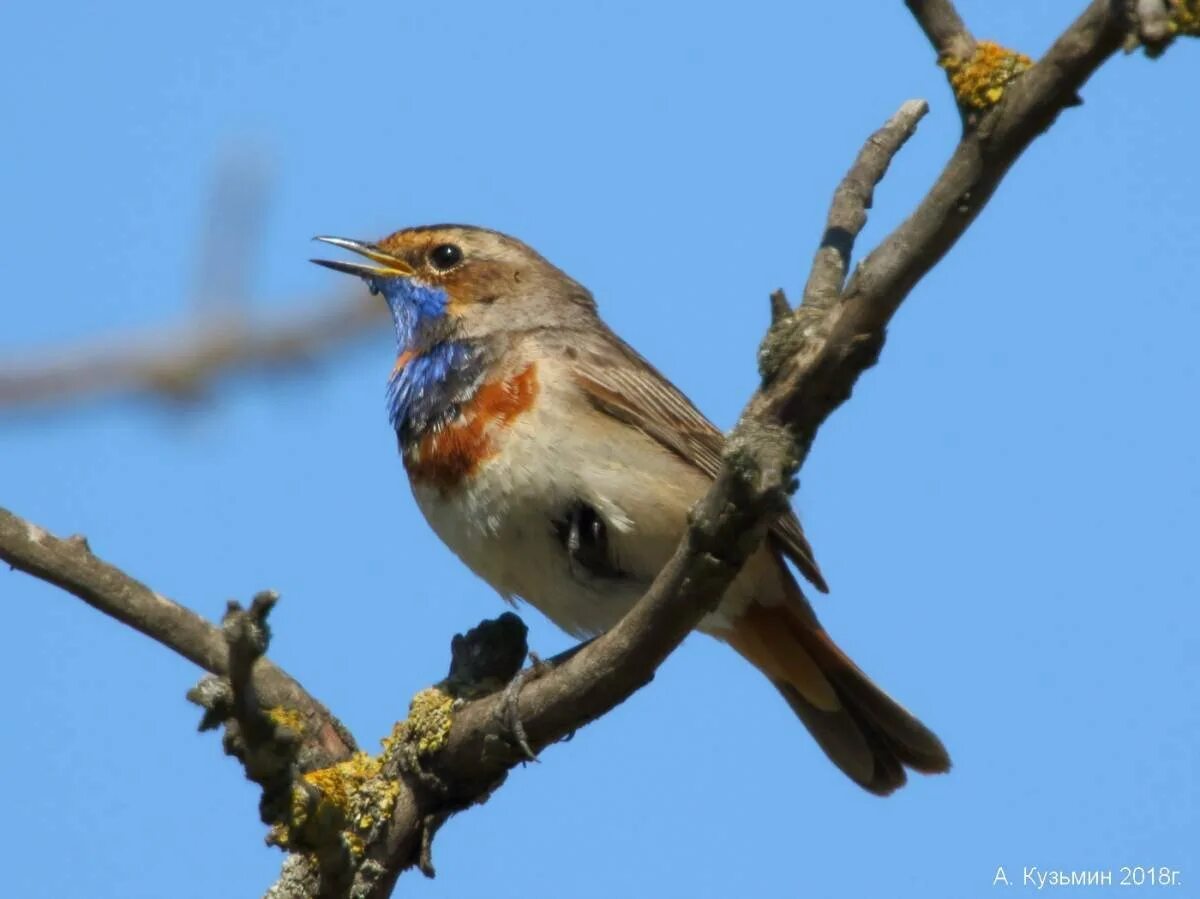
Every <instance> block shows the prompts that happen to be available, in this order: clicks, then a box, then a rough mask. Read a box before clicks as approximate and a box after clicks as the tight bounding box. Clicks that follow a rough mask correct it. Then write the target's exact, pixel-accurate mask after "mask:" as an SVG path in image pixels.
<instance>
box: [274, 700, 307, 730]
mask: <svg viewBox="0 0 1200 899" xmlns="http://www.w3.org/2000/svg"><path fill="white" fill-rule="evenodd" d="M267 718H268V719H269V720H270V721H271V723H272V724H274V725H275V726H276V727H286V728H287V729H288V730H290V731H292V732H293V733H295V734H297V735H302V734H303V733H304V715H303V714H302V713H301V712H299V711H298V710H297V709H289V708H287V707H286V706H282V705H275V706H271V708H269V709H267Z"/></svg>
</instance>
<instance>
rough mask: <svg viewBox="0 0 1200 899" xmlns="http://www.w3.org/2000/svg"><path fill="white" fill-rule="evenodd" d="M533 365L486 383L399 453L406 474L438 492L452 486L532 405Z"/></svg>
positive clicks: (483, 458)
mask: <svg viewBox="0 0 1200 899" xmlns="http://www.w3.org/2000/svg"><path fill="white" fill-rule="evenodd" d="M537 391H538V380H537V363H535V362H534V363H530V364H529V365H528V366H527V367H526V368H525V369H524V370H523V371H521V372H519V373H518V374H515V375H513V376H512V377H510V378H506V379H504V380H503V381H490V382H485V383H484V384H483V386H482V387H480V388H479V390H477V391H476V392H475V396H473V397H472V398H471V399H470V400H469V401H468V402H467V403H465V404H464V405H463V407H462V409H461V410H460V412H459V415H458V418H457V419H456V420H455V421H453V422H451V423H450V424H448V425H446V426H445V427H443V428H441V429H439V430H437V431H432V432H430V433H428V434H425V435H424V436H422V437H421V438H420V439H419V440H418V441H417V442H416V443H415V445H413V446H412V447H410V448H409V449H408V450H407V451H406V452H405V453H404V467H405V469H406V470H407V471H408V476H409V477H410V478H412V479H413V480H414V481H416V482H418V483H421V484H429V485H431V486H435V487H438V488H439V489H441V490H449V489H452V488H454V487H456V486H458V484H459V483H460V482H461V481H462V480H463V479H464V478H467V477H470V476H471V475H472V474H474V473H475V472H476V471H477V470H478V468H479V466H480V465H482V464H483V463H484V462H486V461H487V460H488V459H490V458H491V457H492V456H494V455H495V454H496V452H497V449H496V446H495V444H494V437H495V434H496V430H497V429H503V428H506V427H508V426H509V425H511V424H512V423H513V422H514V421H516V420H517V419H518V418H519V417H520V416H521V415H522V413H524V412H526V411H527V410H529V409H530V408H531V407H532V406H533V402H534V399H535V398H536V397H537Z"/></svg>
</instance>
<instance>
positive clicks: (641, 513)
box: [413, 382, 770, 637]
mask: <svg viewBox="0 0 1200 899" xmlns="http://www.w3.org/2000/svg"><path fill="white" fill-rule="evenodd" d="M552 383H553V382H551V385H547V384H546V383H545V382H543V390H546V391H547V393H548V394H549V395H543V396H541V397H539V401H538V403H537V404H536V405H535V407H534V408H533V409H531V410H530V411H529V412H527V413H526V414H525V415H523V416H521V417H520V418H519V419H518V420H517V421H515V422H514V423H513V424H512V425H511V426H510V427H509V428H507V429H506V430H505V431H504V432H503V434H501V435H497V444H498V450H499V452H498V453H497V454H496V455H495V456H493V457H492V458H491V459H489V460H487V461H486V462H484V463H483V464H482V465H481V466H480V467H479V469H478V470H477V471H476V472H475V473H474V475H472V476H471V477H470V478H469V479H468V480H466V481H465V482H464V483H463V484H461V485H459V486H456V487H454V488H450V489H447V490H442V489H440V488H438V487H434V486H425V485H422V484H419V483H414V484H413V494H414V496H415V497H416V500H417V504H418V505H419V507H420V508H421V511H422V512H423V513H424V515H425V518H426V520H427V521H428V522H429V524H430V526H431V527H432V528H433V530H434V531H435V532H436V533H437V535H438V536H439V537H440V538H441V539H442V540H443V541H444V542H445V543H446V545H447V546H449V547H450V549H451V550H453V551H454V553H455V554H456V555H457V556H458V557H459V558H460V559H462V561H463V562H464V563H465V564H466V565H467V566H468V567H469V568H470V569H471V570H472V571H474V572H475V573H476V574H477V575H479V576H480V577H481V578H483V579H484V580H485V581H487V582H488V583H489V584H491V585H492V586H493V587H494V588H495V589H496V590H498V591H499V592H500V593H501V594H502V595H503V596H504V597H505V598H507V599H515V598H520V599H524V600H526V601H528V602H530V603H531V604H533V605H534V606H536V607H537V608H538V609H539V610H540V611H541V612H542V613H543V614H545V615H546V616H547V617H548V618H550V619H551V620H552V621H553V622H554V623H555V624H557V625H558V626H559V627H561V628H563V629H564V630H566V631H568V632H569V633H571V634H573V635H575V636H578V637H585V636H591V635H594V634H598V633H601V632H603V631H605V630H608V629H609V628H610V627H612V626H613V625H615V624H616V623H617V621H619V620H620V619H621V617H622V616H623V615H624V614H625V612H627V611H628V610H629V609H630V608H631V607H632V606H633V604H634V603H635V602H636V601H637V600H638V599H639V598H640V597H641V596H642V594H643V593H644V592H645V590H646V588H647V587H648V586H649V585H650V582H651V581H652V580H653V579H654V576H655V575H657V573H658V572H659V570H660V569H661V568H662V566H663V565H664V564H666V562H667V560H668V559H669V558H670V555H671V553H672V552H673V551H674V550H675V546H676V545H677V544H678V542H679V538H680V537H681V536H682V534H683V530H684V527H685V525H686V522H687V512H688V509H689V508H690V506H691V505H692V503H693V502H695V501H696V499H698V498H699V497H700V495H701V494H702V493H703V492H704V490H705V489H706V488H707V487H708V485H709V481H708V479H707V477H706V476H704V475H703V474H702V473H701V472H699V471H698V470H697V469H695V468H694V467H692V466H691V465H689V464H688V463H686V462H684V461H683V460H681V459H679V458H678V457H676V456H675V455H673V454H672V453H670V452H668V451H666V450H664V449H663V448H662V447H660V446H659V445H658V444H657V443H654V442H653V441H652V440H651V439H650V438H648V437H646V436H645V435H643V434H641V433H640V432H638V431H635V430H633V429H632V428H629V427H627V426H625V425H622V424H620V423H618V422H615V421H612V420H610V419H608V418H607V417H606V416H603V415H602V414H601V413H599V412H595V411H593V410H591V409H590V408H586V409H585V410H583V412H582V414H579V413H580V406H579V403H578V401H577V400H576V398H575V397H568V396H562V395H559V396H555V395H554V393H553V390H554V387H553V386H552ZM572 400H575V402H574V403H571V401H572ZM566 409H573V410H574V411H575V413H576V414H570V415H565V414H564V413H563V412H562V411H560V410H566ZM568 418H569V421H566V420H565V419H568ZM579 501H583V502H586V503H588V504H589V505H591V506H592V507H593V508H594V509H595V510H596V511H597V513H598V514H599V515H600V516H601V517H602V518H603V520H604V521H605V522H606V524H607V528H608V541H609V546H610V548H611V551H612V555H613V557H614V563H615V565H616V567H618V568H619V569H620V570H621V571H622V572H625V573H627V574H628V577H623V578H614V577H596V576H594V575H591V574H590V573H588V572H587V571H583V570H581V569H580V567H579V565H578V564H576V563H573V562H572V560H571V558H570V556H569V555H568V553H567V551H566V549H565V547H564V545H563V542H562V540H561V538H560V536H559V534H558V533H557V532H556V530H555V526H554V522H555V521H556V520H562V519H564V518H565V516H566V514H567V512H568V510H569V509H570V508H571V507H572V505H573V504H575V503H577V502H579ZM761 555H764V554H760V556H761ZM764 561H766V562H769V561H770V560H769V559H767V560H761V559H760V560H755V562H756V564H753V565H751V566H750V568H751V569H754V572H753V573H752V571H750V570H748V571H745V572H743V574H742V576H740V577H739V578H738V580H737V581H735V583H734V586H733V587H732V588H731V589H730V591H729V595H728V596H727V599H726V602H725V603H724V604H723V606H722V609H721V610H720V611H718V612H717V613H714V614H713V615H710V616H708V618H706V619H705V621H704V622H703V624H702V627H703V629H705V630H709V631H720V630H723V629H724V625H725V623H726V615H725V614H722V613H726V614H728V613H734V612H737V611H740V609H741V607H743V606H744V604H745V603H747V602H749V601H750V599H751V597H752V595H753V593H754V592H756V590H757V587H758V585H759V584H760V583H761V578H762V576H763V574H764V573H765V572H764V571H763V567H762V563H763V562H764Z"/></svg>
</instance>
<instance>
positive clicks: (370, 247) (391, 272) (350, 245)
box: [310, 237, 417, 278]
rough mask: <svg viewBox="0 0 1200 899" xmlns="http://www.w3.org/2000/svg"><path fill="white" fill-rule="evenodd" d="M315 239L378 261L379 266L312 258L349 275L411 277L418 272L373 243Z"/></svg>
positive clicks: (323, 238) (343, 238)
mask: <svg viewBox="0 0 1200 899" xmlns="http://www.w3.org/2000/svg"><path fill="white" fill-rule="evenodd" d="M313 240H319V241H321V243H329V244H333V245H334V246H335V247H341V248H342V249H343V250H349V251H350V252H352V253H357V254H358V255H359V256H366V257H367V258H368V259H370V260H371V261H372V262H378V263H379V265H378V266H374V265H363V264H362V263H360V262H338V261H336V260H333V259H312V260H310V261H311V262H315V263H316V264H317V265H323V266H325V267H326V268H331V269H333V270H334V271H335V272H344V273H346V274H347V275H358V277H360V278H411V277H412V276H413V275H415V274H416V273H417V271H416V269H414V268H413V267H412V266H411V265H409V264H408V263H407V262H405V261H404V260H403V259H400V258H398V257H396V256H393V255H392V254H391V253H387V252H384V251H383V250H381V249H380V248H379V247H377V246H375V244H373V243H366V242H364V241H361V240H348V239H347V238H345V237H314V238H313Z"/></svg>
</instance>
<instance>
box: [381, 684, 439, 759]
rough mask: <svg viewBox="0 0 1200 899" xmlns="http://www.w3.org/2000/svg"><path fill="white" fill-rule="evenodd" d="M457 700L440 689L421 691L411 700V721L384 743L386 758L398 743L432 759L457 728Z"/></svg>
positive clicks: (432, 688) (408, 718)
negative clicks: (455, 718) (451, 731)
mask: <svg viewBox="0 0 1200 899" xmlns="http://www.w3.org/2000/svg"><path fill="white" fill-rule="evenodd" d="M454 703H455V698H454V696H452V695H451V694H450V693H447V692H446V691H444V690H440V689H438V688H437V687H429V688H428V689H426V690H422V691H421V692H420V693H418V694H417V695H416V696H414V697H413V698H412V702H411V703H410V704H409V707H408V717H407V718H406V719H405V720H404V721H401V722H400V723H399V724H397V725H396V727H395V729H394V730H393V731H392V735H391V736H390V737H387V738H385V739H384V741H383V751H384V755H387V754H388V753H389V752H390V751H391V750H392V748H393V747H394V746H395V745H396V744H397V743H398V742H399V743H405V744H407V745H408V746H410V747H412V749H414V750H416V753H417V755H433V754H434V753H436V752H437V751H438V750H440V749H441V748H442V747H443V746H445V745H446V740H447V739H448V738H449V736H450V727H451V725H453V724H454Z"/></svg>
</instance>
